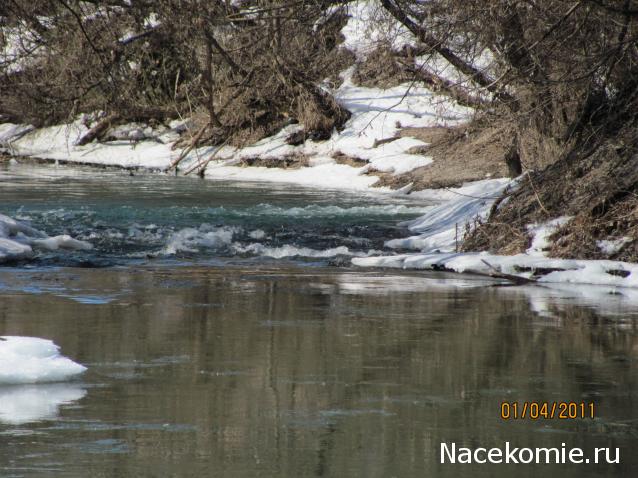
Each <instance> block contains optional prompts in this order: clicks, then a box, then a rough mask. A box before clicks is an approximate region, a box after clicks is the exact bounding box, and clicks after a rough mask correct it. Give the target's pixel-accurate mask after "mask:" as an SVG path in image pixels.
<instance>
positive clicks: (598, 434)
mask: <svg viewBox="0 0 638 478" xmlns="http://www.w3.org/2000/svg"><path fill="white" fill-rule="evenodd" d="M456 277H457V279H455V280H451V281H450V280H448V279H449V278H450V276H444V275H429V276H428V275H420V274H405V275H403V274H392V275H384V274H382V273H373V272H367V273H366V272H358V271H356V272H354V271H347V270H333V269H316V270H311V271H310V272H308V270H307V269H306V270H303V269H286V270H284V269H268V268H265V267H264V268H261V269H258V270H255V271H247V270H241V269H229V268H225V269H207V270H204V269H186V268H183V269H155V270H153V269H148V270H140V271H135V270H130V269H120V270H115V269H112V270H99V271H84V270H77V269H76V270H68V269H60V270H58V271H51V270H49V271H47V274H43V273H42V272H41V271H40V272H39V271H37V270H36V271H24V270H23V271H16V270H13V271H11V270H6V269H5V270H3V271H0V283H4V284H13V285H15V284H17V286H12V287H8V288H3V289H0V304H1V307H0V330H2V332H3V334H12V335H34V336H41V337H47V338H51V339H53V340H54V341H55V342H56V343H58V344H60V345H61V346H62V350H63V352H64V353H65V355H68V356H69V357H71V358H73V359H74V360H78V361H80V362H82V363H85V364H87V365H89V371H88V372H87V374H86V376H85V377H84V378H83V380H84V382H83V384H82V385H79V384H76V385H59V387H60V388H59V389H58V390H59V391H60V394H59V395H58V398H57V402H56V403H57V404H58V405H60V404H61V405H62V406H60V407H59V408H58V407H57V406H56V405H51V407H52V408H50V409H49V411H46V412H44V411H42V412H39V413H35V412H33V413H32V415H31V416H29V415H28V413H29V412H28V409H27V408H25V409H23V410H21V407H22V405H23V404H28V403H29V401H30V400H32V401H33V400H35V399H34V398H30V399H29V398H27V399H20V398H19V395H18V396H16V395H13V398H11V397H12V395H11V392H7V393H9V395H7V396H8V397H9V398H10V399H9V400H8V402H6V403H8V404H9V405H7V406H6V407H5V408H0V410H1V411H0V413H2V416H3V417H5V416H15V417H19V416H20V414H21V413H23V414H24V415H23V417H24V418H23V419H22V420H20V421H17V422H14V423H13V424H12V423H10V422H9V420H8V419H6V418H2V420H1V422H2V423H0V469H2V470H3V476H4V475H5V474H6V475H8V476H26V477H30V476H56V477H57V476H70V477H83V476H118V477H134V476H180V477H181V476H239V477H244V476H245V477H251V476H289V477H300V476H336V477H342V476H365V477H388V476H397V477H411V476H444V477H446V476H449V477H474V476H495V477H505V476H512V475H513V474H516V475H520V476H539V475H540V474H541V473H542V474H543V475H546V476H561V477H563V476H574V477H575V476H634V475H635V472H636V471H638V457H637V456H636V454H635V453H633V450H634V449H635V447H636V446H638V421H636V416H637V412H638V401H637V400H636V392H637V391H638V336H637V329H636V319H637V318H638V309H636V308H634V307H632V306H631V305H629V306H628V305H627V303H624V302H623V301H622V300H619V301H616V302H613V301H612V302H613V304H614V306H613V308H612V309H611V310H609V309H605V308H602V309H601V308H596V307H594V306H593V304H591V303H588V302H587V301H586V300H585V301H584V300H583V299H582V298H581V299H578V298H573V297H572V298H571V299H569V297H568V296H569V294H567V293H566V292H565V291H563V292H560V291H557V290H549V289H542V288H532V289H526V288H508V287H490V286H489V283H487V282H486V281H485V280H483V279H473V278H463V279H462V280H458V276H456ZM446 280H447V281H446ZM21 283H24V284H27V283H31V284H35V285H36V286H37V287H38V288H39V290H40V291H41V292H40V293H37V294H33V293H30V292H29V291H26V290H24V289H23V288H20V287H19V284H21ZM80 284H81V285H80ZM54 286H55V287H54ZM69 290H73V292H72V293H67V292H68V291H69ZM42 291H44V292H42ZM65 291H66V292H65ZM99 291H102V292H103V293H104V295H105V296H107V297H109V298H110V300H109V301H100V300H96V301H77V300H73V299H72V298H71V296H73V297H81V296H83V295H88V296H91V297H99V296H100V294H99ZM530 291H531V292H530ZM613 297H615V296H613ZM68 387H70V388H68ZM16 390H17V389H16ZM25 390H26V392H25V393H26V396H27V397H29V394H30V393H31V392H37V388H32V389H28V388H27V389H25ZM65 390H66V391H67V392H69V390H75V391H76V392H75V393H76V396H75V398H73V397H70V395H69V396H67V397H66V398H65V397H64V396H63V395H64V393H65V392H64V391H65ZM27 392H28V393H27ZM2 393H3V392H0V399H1V400H2V402H3V404H4V403H5V398H4V395H2ZM15 393H18V392H15ZM69 393H70V392H69ZM54 395H55V394H51V396H54ZM33 396H34V395H31V397H33ZM35 396H39V395H37V394H36V395H35ZM45 396H46V395H45ZM503 400H508V401H514V400H521V401H522V400H550V401H554V400H559V401H563V400H564V401H569V400H574V401H581V400H587V401H594V402H595V403H596V407H597V415H598V418H597V419H595V420H576V421H558V420H554V421H539V422H533V421H529V420H521V421H514V422H504V421H502V420H501V419H500V418H499V411H500V402H501V401H503ZM51 403H53V401H52V402H51ZM2 406H4V405H2ZM0 407H1V406H0ZM12 407H13V410H15V411H12V410H11V408H12ZM36 408H37V407H36ZM45 408H46V406H44V405H43V406H42V407H41V408H40V410H45ZM18 423H19V424H18ZM442 441H445V442H456V443H457V444H459V446H461V445H463V446H470V447H477V446H486V447H492V446H502V444H503V443H504V442H505V441H510V442H512V443H513V444H515V445H516V446H521V447H549V446H557V447H560V446H561V443H566V444H567V446H568V447H576V446H578V447H582V448H584V449H585V450H589V449H593V447H619V448H620V450H621V464H620V465H613V466H612V465H596V466H593V465H592V466H585V465H580V466H576V465H562V466H547V465H542V466H533V465H525V466H518V467H515V466H512V465H507V466H501V467H499V466H488V465H482V466H474V465H471V466H461V467H459V466H451V465H440V464H439V463H438V461H439V447H440V443H441V442H442Z"/></svg>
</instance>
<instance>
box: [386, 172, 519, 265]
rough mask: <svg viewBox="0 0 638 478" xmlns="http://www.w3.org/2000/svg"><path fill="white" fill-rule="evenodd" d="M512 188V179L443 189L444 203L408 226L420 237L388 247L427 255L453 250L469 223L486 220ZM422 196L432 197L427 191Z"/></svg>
mask: <svg viewBox="0 0 638 478" xmlns="http://www.w3.org/2000/svg"><path fill="white" fill-rule="evenodd" d="M512 185H513V182H512V181H511V180H509V179H486V180H483V181H476V182H473V183H468V184H465V185H463V186H462V187H460V188H450V189H447V190H443V191H441V192H439V193H438V195H437V196H438V198H439V199H440V200H443V201H444V202H442V203H441V204H440V205H438V206H435V207H433V208H431V209H430V210H429V211H428V212H427V213H426V214H424V215H423V216H421V217H419V218H418V219H416V220H414V221H411V222H409V223H407V224H406V225H407V226H408V229H409V230H410V231H412V232H415V233H417V235H414V236H411V237H407V238H404V239H393V240H391V241H388V242H386V244H385V245H386V246H387V247H390V248H393V249H417V250H420V251H421V252H428V253H430V252H451V251H454V250H455V249H456V246H457V242H458V241H460V240H461V239H462V238H463V235H464V234H465V226H466V224H471V223H472V222H473V221H475V220H484V219H486V217H487V215H488V213H489V210H490V208H491V207H492V204H493V203H494V201H495V200H496V199H497V198H498V197H499V196H500V195H501V194H502V193H503V191H504V189H505V188H507V187H508V186H512ZM420 194H421V195H423V196H426V195H428V194H429V195H430V196H432V194H431V192H430V193H428V192H427V191H424V192H422V193H420ZM416 195H419V193H416ZM435 197H436V196H435Z"/></svg>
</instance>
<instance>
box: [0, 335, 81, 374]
mask: <svg viewBox="0 0 638 478" xmlns="http://www.w3.org/2000/svg"><path fill="white" fill-rule="evenodd" d="M85 370H86V367H84V366H83V365H80V364H78V363H76V362H74V361H73V360H71V359H69V358H67V357H64V356H63V355H61V354H60V347H58V346H57V345H56V344H54V343H53V342H52V341H51V340H46V339H41V338H37V337H19V336H0V384H25V383H40V382H61V381H64V380H68V379H69V378H71V377H74V376H76V375H79V374H81V373H83V372H84V371H85Z"/></svg>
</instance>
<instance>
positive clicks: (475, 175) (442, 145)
mask: <svg viewBox="0 0 638 478" xmlns="http://www.w3.org/2000/svg"><path fill="white" fill-rule="evenodd" d="M401 136H408V137H413V138H417V139H420V140H422V141H424V142H426V143H429V144H428V146H423V147H419V148H418V149H416V150H415V149H413V150H411V151H410V152H411V153H413V154H422V155H424V156H430V157H432V159H433V162H432V164H430V165H428V166H424V167H422V168H417V169H415V170H413V171H410V172H409V173H405V174H400V175H397V176H393V175H391V174H382V173H374V172H373V173H371V174H376V175H378V176H379V177H380V178H381V180H380V181H379V182H378V183H377V186H388V187H392V188H395V189H398V188H400V187H402V186H405V185H406V184H408V183H413V189H414V190H421V189H431V188H440V187H454V186H460V185H461V184H463V183H465V182H468V181H475V180H479V179H485V178H497V177H505V176H507V167H506V165H505V162H504V159H503V158H504V155H505V152H506V150H507V144H508V140H509V138H508V136H507V132H506V129H505V128H504V127H503V126H489V127H484V126H481V125H479V124H474V125H467V126H463V127H457V128H443V127H432V128H405V129H403V130H402V131H401Z"/></svg>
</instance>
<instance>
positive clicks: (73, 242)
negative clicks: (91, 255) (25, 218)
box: [0, 214, 93, 263]
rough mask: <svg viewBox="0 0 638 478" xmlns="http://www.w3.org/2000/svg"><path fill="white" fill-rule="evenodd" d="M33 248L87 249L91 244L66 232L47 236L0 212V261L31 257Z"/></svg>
mask: <svg viewBox="0 0 638 478" xmlns="http://www.w3.org/2000/svg"><path fill="white" fill-rule="evenodd" d="M34 248H35V249H45V250H57V249H73V250H89V249H92V248H93V246H92V245H91V244H90V243H88V242H85V241H79V240H77V239H73V238H72V237H71V236H68V235H66V234H64V235H61V236H55V237H49V236H47V235H46V234H45V233H43V232H42V231H38V230H37V229H34V228H32V227H30V226H28V225H26V224H24V223H22V222H20V221H16V220H15V219H12V218H10V217H9V216H5V215H4V214H0V263H2V262H6V261H9V260H20V259H28V258H31V257H33V256H34V251H33V249H34Z"/></svg>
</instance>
